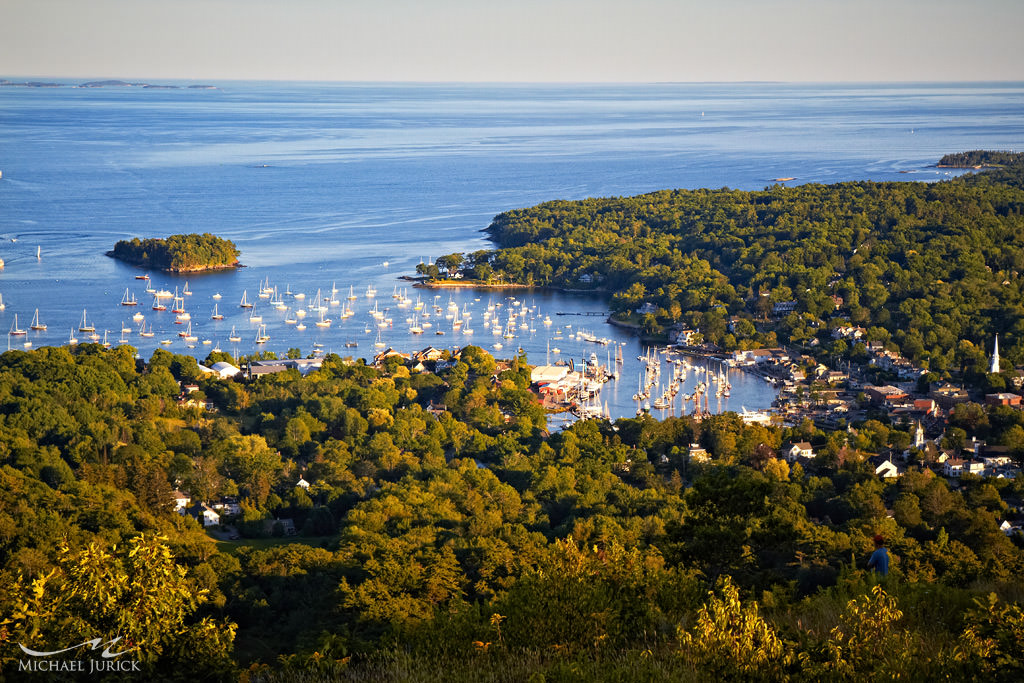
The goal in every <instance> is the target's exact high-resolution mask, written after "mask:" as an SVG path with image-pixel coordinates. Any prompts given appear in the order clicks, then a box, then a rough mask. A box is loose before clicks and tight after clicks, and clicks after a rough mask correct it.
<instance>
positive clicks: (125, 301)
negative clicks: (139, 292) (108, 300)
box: [121, 287, 139, 306]
mask: <svg viewBox="0 0 1024 683" xmlns="http://www.w3.org/2000/svg"><path fill="white" fill-rule="evenodd" d="M138 304H139V302H138V301H136V300H135V293H134V292H132V293H130V294H129V292H128V288H127V287H125V288H124V296H123V297H121V305H122V306H137V305H138Z"/></svg>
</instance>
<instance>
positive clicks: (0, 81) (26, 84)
mask: <svg viewBox="0 0 1024 683" xmlns="http://www.w3.org/2000/svg"><path fill="white" fill-rule="evenodd" d="M5 86H6V87H11V88H14V87H19V88H68V87H70V88H144V89H145V88H149V89H154V90H181V89H185V90H217V89H218V88H217V86H215V85H205V84H197V85H156V84H153V83H130V82H128V81H118V80H107V81H89V82H87V83H80V84H78V85H68V84H67V83H50V82H44V81H9V80H7V79H5V78H0V87H5Z"/></svg>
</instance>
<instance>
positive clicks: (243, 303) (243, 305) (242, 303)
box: [238, 289, 252, 308]
mask: <svg viewBox="0 0 1024 683" xmlns="http://www.w3.org/2000/svg"><path fill="white" fill-rule="evenodd" d="M246 294H247V290H245V289H243V290H242V300H241V301H240V302H239V303H238V305H239V306H240V307H241V308H252V304H251V303H249V299H247V298H246Z"/></svg>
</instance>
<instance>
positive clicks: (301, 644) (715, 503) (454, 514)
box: [0, 345, 1024, 681]
mask: <svg viewBox="0 0 1024 683" xmlns="http://www.w3.org/2000/svg"><path fill="white" fill-rule="evenodd" d="M133 356H134V350H133V349H131V348H130V347H121V348H118V349H112V350H103V349H102V348H101V347H99V346H98V345H80V346H79V347H78V348H76V349H74V350H68V349H50V348H44V349H40V350H38V351H33V352H22V351H9V352H7V353H5V354H3V355H2V356H0V478H2V480H3V482H2V484H3V485H2V486H0V634H2V635H3V638H2V640H0V647H2V648H3V649H2V650H0V666H2V671H3V674H4V675H8V676H10V677H12V679H13V677H14V676H15V673H11V672H12V671H14V672H16V668H17V666H18V661H19V657H22V656H23V655H21V654H20V653H21V650H20V649H19V648H18V646H17V644H18V643H22V644H24V645H26V646H27V647H33V648H35V649H36V650H44V649H46V648H48V647H49V648H50V649H57V647H56V645H57V644H64V643H78V642H82V641H84V640H87V639H91V638H95V637H103V638H104V639H110V638H113V637H116V636H118V635H122V636H124V637H125V638H126V642H130V643H131V644H132V645H133V646H134V647H136V648H137V653H136V654H135V655H133V657H135V658H136V659H137V660H138V661H139V662H140V664H141V666H142V667H143V671H144V675H145V677H146V680H179V679H180V680H196V679H197V678H198V679H201V680H238V679H239V678H240V677H242V676H244V677H245V678H246V679H247V680H251V681H272V680H321V679H322V680H353V681H355V680H366V679H375V680H410V681H411V680H415V681H422V680H438V679H444V680H465V681H476V680H513V679H514V680H529V679H530V678H531V677H533V678H534V679H535V680H540V679H541V678H544V679H545V680H548V679H553V680H563V679H566V680H609V681H611V680H624V679H634V678H636V677H637V676H642V677H644V678H647V679H650V680H708V679H723V678H728V679H733V680H739V679H742V680H749V679H752V678H755V679H756V678H760V679H766V680H784V679H790V680H822V679H824V680H866V679H873V678H889V677H894V676H899V677H901V678H911V679H921V680H924V679H935V678H947V677H948V678H957V679H963V678H971V679H972V680H992V681H998V680H1015V679H1016V678H1017V677H1018V676H1019V674H1020V672H1021V670H1022V667H1024V659H1022V658H1021V651H1020V647H1019V644H1020V639H1021V634H1022V632H1021V625H1022V624H1024V612H1022V609H1021V600H1022V596H1024V585H1022V584H1021V576H1022V575H1024V552H1022V550H1021V548H1020V546H1019V545H1015V543H1014V541H1013V540H1011V539H1010V538H1008V537H1007V536H1005V535H1004V534H1003V533H1001V532H1000V531H999V529H998V523H999V521H1000V520H1001V519H1003V518H1004V517H1005V516H1006V515H1008V514H1012V511H1011V507H1015V506H1020V505H1021V502H1020V501H1021V496H1022V494H1024V488H1022V486H1024V482H1022V481H1010V480H982V479H977V478H972V477H965V478H964V479H963V480H962V481H961V482H960V483H959V485H958V486H957V487H956V488H953V487H950V486H949V484H947V482H946V481H945V480H944V479H943V478H941V477H936V476H934V475H932V474H931V472H930V471H929V470H927V469H926V468H924V469H919V468H917V467H915V466H912V467H911V468H910V471H909V472H908V473H907V474H906V475H904V477H903V478H901V479H900V480H899V482H898V483H894V482H886V481H882V480H880V479H879V478H878V477H877V476H875V474H874V470H873V468H872V467H871V466H869V465H868V464H867V463H866V462H865V461H864V457H865V454H866V453H869V452H874V451H877V450H878V449H879V448H883V447H885V445H886V444H889V443H907V442H909V438H910V435H909V433H907V430H908V429H909V426H908V425H901V424H892V425H888V426H886V425H883V424H881V423H879V422H875V421H869V422H866V423H864V424H863V425H861V426H860V428H859V430H857V431H855V432H852V433H848V432H840V433H835V434H827V433H824V432H821V431H819V430H817V429H815V428H814V426H813V425H811V424H810V423H809V422H807V423H804V424H803V425H801V426H799V427H797V428H792V429H782V428H766V427H762V426H751V425H744V424H743V423H742V422H741V421H740V420H739V419H738V417H737V416H735V415H733V414H725V415H722V416H715V417H711V418H707V419H705V420H704V421H701V422H697V421H695V420H693V419H691V418H672V419H667V420H665V421H661V422H659V421H655V420H653V419H651V418H643V419H635V420H632V419H631V420H619V421H617V422H616V423H615V424H611V423H608V422H606V421H593V420H591V421H585V422H581V423H578V424H576V425H574V426H573V427H571V428H569V429H566V430H564V431H562V432H558V433H555V434H549V433H548V431H547V429H546V425H545V422H544V416H543V412H542V411H541V409H540V407H539V405H538V404H537V403H536V401H535V400H534V397H533V394H531V393H530V392H529V391H528V389H527V387H528V385H529V368H528V367H527V366H526V365H525V362H524V359H522V358H518V359H513V360H511V361H508V362H499V361H496V360H495V359H493V358H491V357H490V356H489V355H487V354H486V353H485V352H483V351H482V350H481V349H479V348H475V347H467V348H466V349H464V350H463V351H462V353H461V354H460V355H459V356H458V357H455V358H450V359H444V360H445V362H442V364H441V367H439V368H437V369H434V368H428V370H427V371H425V372H410V368H409V367H408V366H407V365H406V364H405V363H403V362H402V360H401V359H399V358H391V359H389V360H388V361H387V362H386V363H385V364H384V366H383V367H381V368H373V367H367V366H365V365H363V364H362V363H359V362H357V363H348V362H345V361H344V360H343V359H341V358H338V357H337V356H329V357H327V358H326V359H325V360H324V364H323V367H322V369H320V370H317V371H314V372H312V373H310V374H309V375H307V376H305V377H302V376H300V375H299V374H298V373H297V372H296V371H287V372H284V373H281V374H276V375H270V376H265V377H262V378H258V379H255V380H252V381H244V380H227V379H219V378H216V377H214V376H212V375H208V374H205V373H203V372H201V370H200V369H199V367H198V365H197V364H196V361H195V360H194V359H192V358H189V357H184V356H175V355H171V354H169V353H166V352H164V351H162V350H158V351H157V352H155V354H154V355H153V357H152V358H151V359H150V361H149V362H148V363H142V362H136V360H135V359H134V358H133ZM220 359H222V356H219V355H217V356H211V358H210V359H209V361H210V362H212V361H214V360H220ZM432 370H433V371H432ZM188 383H195V384H196V385H197V386H198V391H195V392H193V393H191V394H187V395H182V389H181V384H188ZM206 402H210V403H212V404H213V408H214V410H213V411H210V410H207V409H205V408H204V407H203V405H204V403H206ZM964 419H972V420H973V425H974V428H975V429H976V430H981V431H977V433H979V434H983V435H984V436H986V437H987V438H989V439H990V440H992V441H994V442H997V441H999V440H1001V439H1007V438H1009V436H1008V435H1009V434H1010V433H1011V432H1012V433H1017V432H1021V431H1022V429H1024V427H1022V425H1024V414H1022V413H1021V412H1020V411H1014V410H1012V409H1009V408H992V409H989V410H987V411H986V410H983V409H981V408H980V407H979V406H973V407H969V409H968V410H965V411H964ZM957 424H965V425H966V423H961V422H958V423H957ZM790 440H793V441H796V440H807V441H810V442H812V443H813V444H814V446H815V449H816V450H817V452H818V453H819V455H818V457H817V458H816V459H815V460H813V461H810V462H807V463H805V464H804V465H799V464H794V465H789V464H788V463H786V462H785V461H783V460H780V459H777V458H776V457H775V454H776V453H777V449H778V448H779V446H780V445H781V444H782V443H784V442H788V441H790ZM691 444H699V445H701V446H703V447H704V448H705V449H707V451H708V452H709V453H710V455H711V462H709V463H703V464H702V463H698V462H695V461H691V460H690V458H689V457H688V449H689V447H690V445H691ZM300 478H301V481H303V482H306V483H308V484H309V486H308V488H307V487H304V486H302V485H300ZM175 487H176V488H178V489H179V490H181V491H184V492H187V493H188V494H190V495H191V496H192V498H193V501H204V502H208V503H210V504H214V503H216V502H217V501H223V500H228V501H237V502H238V504H239V510H238V512H237V514H236V515H234V516H232V515H231V514H229V513H228V512H226V511H222V514H223V515H224V518H223V520H222V525H223V529H224V531H223V533H221V534H220V535H221V537H222V538H225V539H229V535H230V534H233V533H237V534H239V535H241V538H240V539H229V540H225V541H222V542H219V543H214V541H213V540H212V539H210V538H209V537H208V536H207V535H206V534H204V533H203V531H202V529H201V528H200V527H199V526H198V524H197V523H196V522H194V521H192V520H190V519H187V518H185V517H182V516H180V515H178V514H176V513H175V512H174V510H173V509H172V508H173V504H172V498H171V496H170V492H171V489H172V488H175ZM218 528H220V527H214V531H215V532H216V530H217V529H218ZM285 529H294V530H295V535H294V536H293V535H290V534H289V533H288V532H287V531H285ZM876 533H881V534H883V535H884V536H885V537H886V539H887V540H888V546H889V548H890V551H891V553H892V556H893V562H892V567H891V572H890V576H889V577H888V578H887V579H886V580H885V581H884V582H882V585H880V586H876V585H875V584H876V583H878V581H877V579H876V578H875V577H873V576H872V575H871V574H870V573H869V572H867V571H866V570H865V567H866V562H867V557H868V554H869V551H870V548H871V540H870V538H871V536H872V535H873V534H876ZM1018 540H1019V539H1018ZM990 594H991V597H990ZM77 656H80V657H87V656H89V655H88V653H79V654H78V655H77ZM303 676H313V677H314V678H312V679H310V678H303Z"/></svg>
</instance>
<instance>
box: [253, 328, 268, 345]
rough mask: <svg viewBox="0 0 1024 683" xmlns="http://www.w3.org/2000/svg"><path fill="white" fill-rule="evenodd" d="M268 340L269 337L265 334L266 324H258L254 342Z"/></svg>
mask: <svg viewBox="0 0 1024 683" xmlns="http://www.w3.org/2000/svg"><path fill="white" fill-rule="evenodd" d="M268 341H270V337H269V336H267V326H266V325H260V329H259V331H258V332H257V333H256V343H257V344H266V343H267V342H268Z"/></svg>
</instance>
